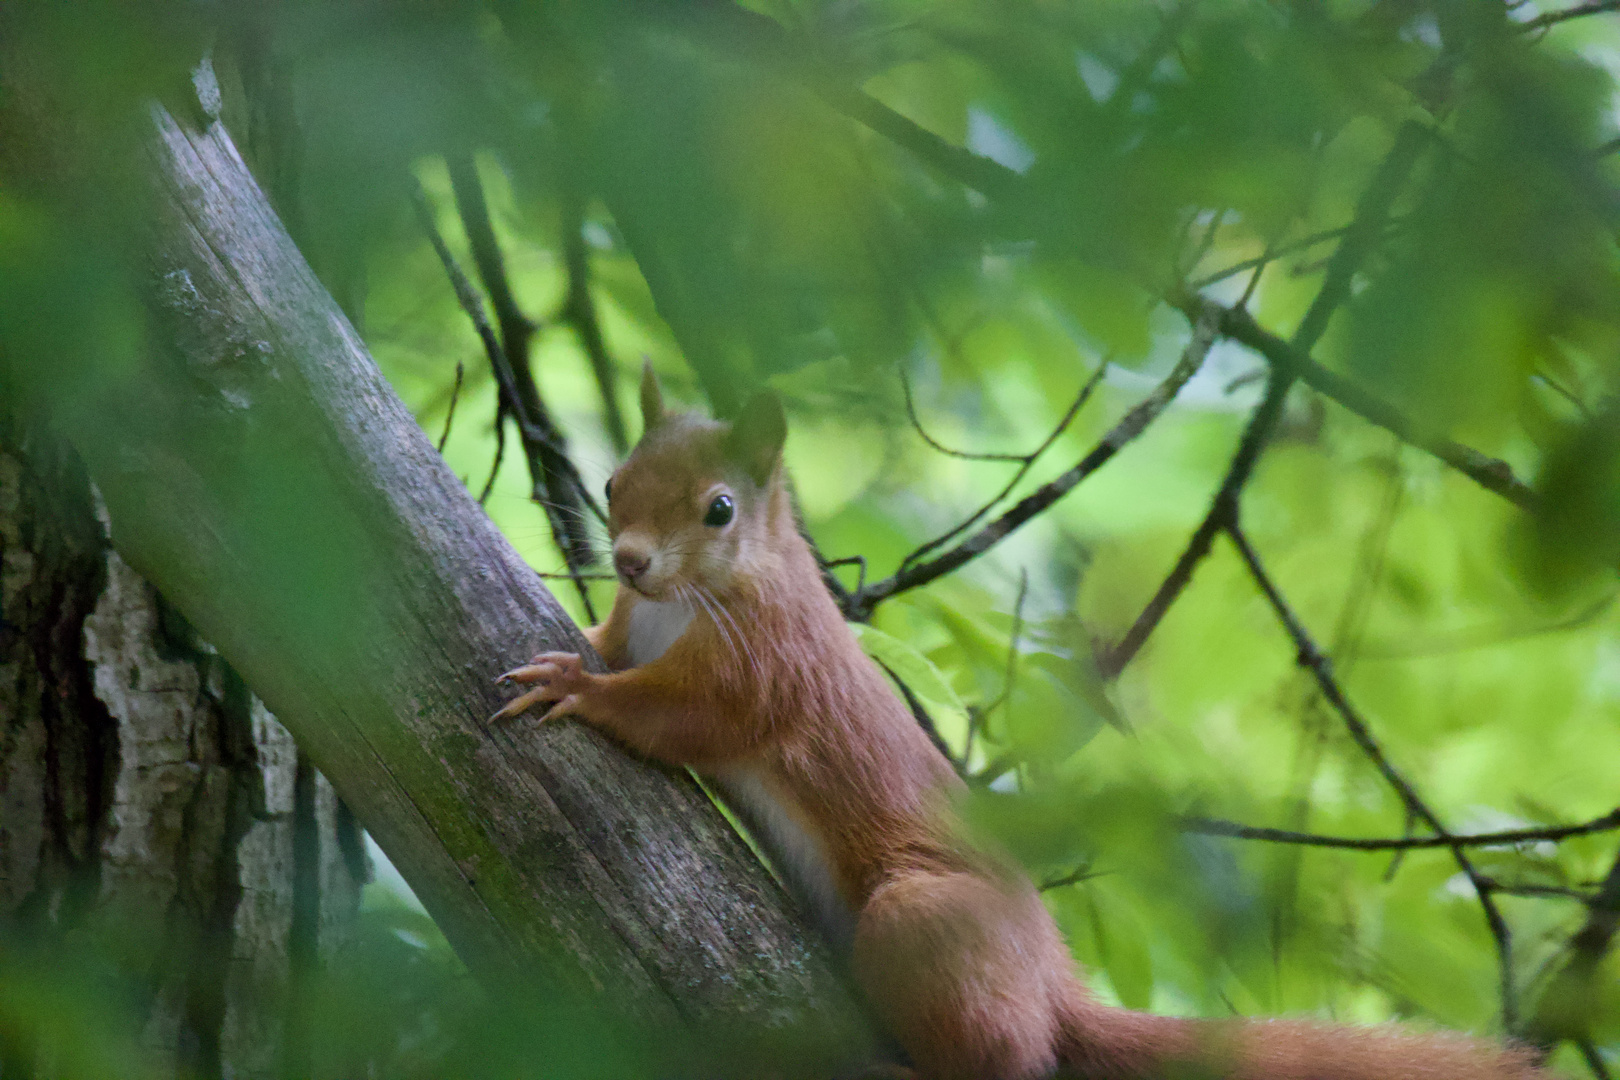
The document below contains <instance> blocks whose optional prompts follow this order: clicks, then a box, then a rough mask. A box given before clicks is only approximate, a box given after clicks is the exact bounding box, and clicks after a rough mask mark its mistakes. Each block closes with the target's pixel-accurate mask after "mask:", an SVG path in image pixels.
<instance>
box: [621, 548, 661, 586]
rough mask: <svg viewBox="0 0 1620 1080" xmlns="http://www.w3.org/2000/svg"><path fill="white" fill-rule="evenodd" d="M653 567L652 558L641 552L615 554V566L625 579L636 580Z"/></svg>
mask: <svg viewBox="0 0 1620 1080" xmlns="http://www.w3.org/2000/svg"><path fill="white" fill-rule="evenodd" d="M651 565H652V557H651V556H650V555H647V554H646V553H644V552H640V551H615V552H614V553H613V566H614V568H615V569H616V570H618V571H619V573H621V574H623V575H624V576H625V577H627V578H630V579H632V580H634V579H635V578H637V577H640V576H641V575H642V574H645V573H646V572H647V567H649V566H651Z"/></svg>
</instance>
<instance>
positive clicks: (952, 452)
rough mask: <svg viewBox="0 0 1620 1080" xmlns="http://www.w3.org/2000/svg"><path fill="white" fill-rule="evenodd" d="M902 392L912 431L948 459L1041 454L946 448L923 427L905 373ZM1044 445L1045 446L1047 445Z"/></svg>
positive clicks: (1009, 458) (1003, 458) (1015, 457)
mask: <svg viewBox="0 0 1620 1080" xmlns="http://www.w3.org/2000/svg"><path fill="white" fill-rule="evenodd" d="M1106 366H1107V365H1106V364H1105V365H1103V367H1106ZM1101 370H1102V368H1099V369H1098V371H1099V372H1100V371H1101ZM1095 377H1096V376H1095V375H1093V378H1095ZM1086 385H1087V386H1089V385H1091V382H1090V380H1087V383H1086ZM900 390H901V392H902V393H903V394H904V395H905V399H906V418H907V419H908V420H910V421H911V427H912V430H913V431H915V432H916V433H917V435H918V437H919V438H921V439H922V441H923V442H925V443H927V444H928V446H929V448H930V449H933V450H937V451H939V452H940V453H941V454H944V455H945V456H946V457H953V458H961V459H962V460H963V461H1016V462H1019V463H1027V462H1028V461H1029V460H1030V458H1031V457H1033V456H1035V454H1038V453H1040V451H1039V449H1037V450H1035V451H1034V452H1033V453H1030V454H997V453H991V452H989V451H973V450H957V449H956V448H954V447H950V446H946V445H945V444H944V443H942V442H940V441H939V440H938V439H936V438H934V437H933V436H932V435H930V434H928V429H927V428H925V427H923V422H922V418H921V417H919V416H918V415H917V402H916V399H915V398H914V397H913V396H912V393H911V377H910V376H909V375H907V374H906V373H905V372H904V371H902V372H900ZM1084 394H1085V391H1084V390H1082V391H1081V395H1082V399H1083V397H1084ZM1073 411H1074V410H1073V409H1072V408H1071V409H1070V412H1071V413H1072V412H1073ZM1058 430H1060V431H1061V430H1062V428H1061V427H1060V428H1059V429H1058ZM1042 445H1043V446H1044V445H1045V443H1043V444H1042Z"/></svg>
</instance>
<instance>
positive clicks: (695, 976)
mask: <svg viewBox="0 0 1620 1080" xmlns="http://www.w3.org/2000/svg"><path fill="white" fill-rule="evenodd" d="M0 47H3V45H0ZM19 70H22V69H19V68H16V67H13V66H11V65H9V64H8V65H0V72H3V73H5V77H7V78H15V77H16V73H17V72H18V71H19ZM32 100H33V99H29V101H30V102H31V101H32ZM12 119H13V120H15V119H16V116H15V115H13V117H12ZM34 122H36V123H38V124H39V126H40V129H41V131H42V132H44V133H46V135H48V136H49V137H48V138H46V137H43V136H42V137H41V138H40V140H39V141H40V144H48V145H51V146H52V147H53V148H54V150H55V152H57V153H58V154H60V155H61V157H62V158H63V159H64V160H76V159H72V154H73V152H74V151H75V150H77V151H79V152H80V153H82V154H84V155H85V156H86V157H89V156H90V155H91V153H92V152H93V151H91V150H89V149H85V148H83V147H79V146H78V145H77V144H76V143H75V142H74V140H75V138H76V137H80V136H81V135H82V132H83V131H88V130H92V129H91V128H90V127H88V126H86V127H83V128H81V127H80V126H78V125H76V124H74V123H73V122H72V119H71V117H70V118H68V119H66V120H63V119H56V120H54V121H53V120H52V119H50V118H49V117H46V118H43V119H39V120H37V121H34ZM93 130H95V131H98V132H99V131H101V130H103V128H102V127H100V126H97V127H95V128H94V129H93ZM137 134H139V133H137ZM141 148H142V150H141V153H140V154H139V155H136V156H134V157H133V158H123V157H119V158H118V159H117V160H116V161H115V162H114V163H113V164H112V165H111V166H109V168H108V169H107V170H106V172H105V173H104V172H102V171H99V170H97V169H96V168H95V167H94V166H93V165H89V164H86V165H83V166H81V169H82V171H83V172H84V173H85V174H86V175H84V176H82V177H74V178H70V180H69V181H67V182H64V183H63V184H61V185H60V187H61V189H62V190H61V191H60V192H58V193H55V194H54V195H53V197H54V198H57V199H59V200H61V202H62V203H63V212H64V213H72V212H74V211H75V210H79V211H82V209H83V207H84V206H85V205H92V206H96V207H98V208H99V209H98V212H99V213H102V214H103V215H105V216H112V209H111V208H110V207H109V205H108V204H109V203H117V202H118V201H119V197H120V194H121V193H122V192H124V191H125V190H126V188H123V187H120V186H119V183H118V182H117V180H116V179H114V178H113V176H117V177H120V178H128V177H140V178H141V179H142V180H143V181H150V183H149V184H145V185H143V187H142V191H143V192H145V193H146V194H145V197H144V198H143V199H142V200H141V201H140V203H139V205H138V206H136V207H131V208H130V210H129V213H128V215H127V217H125V218H120V221H121V222H122V225H123V227H125V228H127V229H128V230H129V234H128V235H127V236H120V237H117V238H113V239H110V240H109V241H108V244H107V248H106V249H105V250H106V253H107V257H108V258H110V259H115V258H119V257H121V256H122V255H123V253H124V252H125V251H126V250H133V251H136V252H139V254H138V255H136V256H134V257H132V259H131V262H132V263H133V264H134V266H133V268H132V271H131V272H132V273H136V274H141V275H144V276H143V277H142V280H143V282H144V286H143V289H144V292H143V298H144V301H145V308H146V313H147V316H148V323H147V325H148V327H149V332H148V335H147V336H146V337H145V338H144V339H142V340H143V341H144V345H142V346H140V347H134V346H132V347H131V349H130V350H129V352H128V354H126V355H121V356H119V357H117V358H112V357H107V356H104V355H101V354H99V353H96V354H89V353H82V352H71V351H70V352H68V353H64V354H62V355H59V356H55V357H53V358H52V359H53V361H54V362H55V370H54V371H46V370H45V369H44V368H42V366H41V365H39V364H37V363H33V362H31V361H32V360H33V359H34V358H32V357H21V356H7V357H5V358H3V361H0V362H4V363H6V364H7V365H8V367H9V366H14V367H15V371H14V372H13V373H14V374H15V375H16V376H17V378H18V379H19V380H21V389H20V391H19V392H20V393H24V394H27V395H28V400H29V402H30V406H31V407H35V408H37V409H38V410H39V411H38V415H39V416H40V417H41V419H42V422H49V423H50V424H51V425H53V427H55V429H56V430H59V431H60V432H62V433H63V434H64V435H65V436H67V437H68V438H69V439H71V441H72V442H73V443H74V445H75V446H76V448H77V449H78V451H79V453H80V454H81V456H82V457H83V459H84V461H85V464H86V467H87V469H88V470H89V472H90V474H91V475H92V477H93V478H94V480H95V482H96V484H97V486H98V488H99V490H100V491H101V493H102V495H103V496H104V498H105V504H106V510H107V516H108V518H109V519H110V522H111V532H112V536H113V541H114V543H115V544H116V546H117V548H118V550H119V551H120V553H121V554H122V555H123V556H124V557H125V558H126V559H127V560H128V561H129V562H130V563H131V565H133V566H135V567H136V568H137V569H138V570H139V571H140V572H141V573H142V574H143V576H145V577H146V578H148V579H149V580H151V581H152V582H154V583H155V584H156V585H157V586H158V587H159V588H160V589H161V590H162V591H163V594H164V596H165V598H166V599H167V600H168V601H170V602H171V603H173V604H174V605H175V606H176V607H177V608H178V609H179V610H180V611H181V612H182V613H183V614H184V615H185V616H186V618H187V619H188V621H190V622H191V623H192V624H193V625H195V626H196V627H197V628H198V630H199V632H200V633H202V634H203V635H204V636H205V637H206V638H207V639H208V640H209V641H210V642H211V643H212V644H213V645H214V646H215V647H217V648H218V649H219V651H220V653H221V655H222V656H224V657H225V658H226V659H227V660H228V661H229V662H230V663H231V664H232V665H233V667H235V668H236V669H237V670H239V671H240V672H241V673H242V675H243V677H244V678H245V679H246V680H247V682H248V683H249V685H250V686H252V688H253V689H254V690H255V691H256V692H257V693H258V694H259V695H260V696H261V697H262V698H263V699H264V701H265V702H266V703H267V704H268V705H269V706H270V707H271V708H272V709H274V710H275V712H276V714H277V716H278V717H279V718H280V719H281V720H282V722H283V723H285V724H286V725H287V727H288V728H289V729H290V730H291V731H292V732H293V733H294V735H295V737H296V738H297V739H298V741H299V745H300V747H301V748H302V749H303V750H305V751H306V752H307V753H308V754H309V756H310V758H311V759H312V760H313V762H314V763H315V764H316V765H317V766H318V767H319V768H320V769H321V770H322V772H324V773H325V774H326V775H327V776H328V777H329V778H330V779H331V780H332V782H333V784H334V786H335V787H337V789H338V791H339V792H340V793H341V795H342V796H343V798H344V800H345V802H347V803H348V804H349V805H350V806H352V807H353V808H354V810H355V813H356V814H357V816H358V817H359V818H360V820H361V821H362V822H363V824H364V825H365V827H366V828H367V830H368V831H369V832H371V833H372V834H373V835H374V836H375V837H376V838H377V839H378V841H379V843H381V845H382V846H383V848H384V850H385V851H387V852H388V854H389V856H390V858H392V859H393V860H394V862H395V863H396V865H398V866H399V867H400V868H401V870H402V871H403V872H404V873H405V874H406V876H407V878H408V880H409V881H410V882H411V885H412V887H413V888H414V889H415V891H416V892H417V894H418V895H419V896H420V897H421V898H422V900H423V901H424V903H425V904H426V905H427V906H428V909H429V910H430V911H431V912H432V914H433V915H434V917H435V919H436V920H437V922H438V923H439V925H440V926H441V927H442V928H443V929H444V931H445V933H446V935H447V936H448V937H449V939H450V941H451V942H452V944H454V946H455V947H456V949H457V951H458V954H459V955H460V956H461V957H462V959H463V960H464V961H465V962H466V964H467V966H468V968H469V969H470V970H471V971H472V972H473V973H474V974H475V975H476V976H478V977H479V978H480V980H481V981H483V982H484V983H485V984H486V985H488V986H490V987H491V988H493V989H494V990H495V991H496V992H497V993H502V994H518V995H523V996H527V995H530V994H534V995H535V1000H536V1002H537V1004H536V1008H537V1014H536V1015H537V1020H536V1022H537V1023H543V1024H546V1025H548V1026H549V1025H551V1024H553V1023H556V1022H557V1021H559V1020H562V1019H566V1018H568V1017H577V1016H580V1015H581V1014H580V1012H579V1011H577V1010H579V1009H583V1010H584V1012H585V1014H586V1015H589V1016H593V1017H595V1016H599V1015H602V1014H606V1015H612V1016H617V1017H621V1018H623V1019H624V1021H625V1026H624V1027H623V1028H622V1031H623V1032H624V1037H625V1038H628V1039H635V1040H640V1041H641V1042H642V1043H644V1044H645V1049H646V1051H647V1053H648V1054H649V1055H650V1056H651V1057H652V1058H653V1059H654V1060H657V1061H663V1062H666V1063H667V1068H665V1069H664V1070H663V1071H664V1072H665V1073H671V1072H679V1071H680V1067H681V1066H682V1065H689V1064H690V1060H691V1059H690V1057H689V1054H688V1052H689V1050H690V1048H691V1043H692V1040H691V1039H687V1038H683V1037H679V1033H680V1032H682V1031H688V1032H690V1031H693V1030H705V1031H710V1032H713V1031H716V1030H722V1029H723V1030H727V1031H754V1032H761V1033H768V1032H778V1033H786V1032H789V1031H792V1030H797V1031H799V1032H800V1033H801V1034H803V1035H804V1036H805V1037H806V1039H807V1041H806V1042H805V1043H804V1044H802V1045H800V1046H798V1047H796V1049H795V1054H794V1055H793V1056H792V1057H787V1058H784V1057H782V1056H777V1057H775V1058H774V1059H773V1060H771V1061H770V1062H769V1063H768V1067H767V1063H761V1065H762V1067H761V1069H760V1070H758V1071H756V1072H754V1073H753V1075H764V1074H766V1073H775V1072H778V1071H781V1070H783V1069H786V1070H787V1071H788V1072H791V1073H795V1074H800V1073H805V1072H819V1073H820V1074H821V1075H828V1074H830V1073H832V1072H835V1071H836V1064H835V1063H837V1062H841V1061H848V1060H849V1059H850V1058H851V1057H852V1056H854V1057H858V1056H859V1055H860V1053H861V1051H860V1049H859V1048H860V1047H861V1045H862V1041H863V1039H864V1038H865V1036H863V1035H862V1034H860V1032H861V1030H862V1025H861V1023H860V1022H859V1021H858V1020H856V1019H855V1017H856V1016H857V1013H856V1012H855V1011H854V1009H853V1007H852V1006H851V1005H850V1003H849V1000H848V998H847V995H846V994H845V992H844V991H843V989H842V988H841V984H840V982H839V979H838V977H837V976H836V975H835V974H834V973H833V971H832V968H831V966H830V964H829V962H828V960H827V958H826V957H825V955H824V953H823V952H822V951H821V950H820V948H819V946H817V945H815V944H814V943H813V941H812V939H810V938H808V937H806V936H805V935H804V933H803V932H802V931H801V930H800V929H799V928H798V926H797V924H796V922H795V921H794V918H793V916H792V915H791V914H789V911H790V907H789V902H788V901H787V899H786V897H785V896H784V895H783V894H782V893H781V892H780V890H779V889H777V887H776V886H775V885H774V883H772V882H771V880H770V879H769V877H768V875H766V874H765V872H764V870H763V869H762V868H761V867H760V866H759V865H758V863H757V862H756V861H755V860H754V859H753V858H752V857H751V856H750V854H749V852H748V850H747V848H746V846H745V845H743V844H742V842H741V841H740V839H739V838H738V837H737V836H736V835H735V834H734V833H733V832H732V831H731V830H730V829H729V828H728V827H727V826H726V825H725V823H724V821H723V819H722V817H721V816H720V815H719V813H718V811H717V810H716V809H715V808H714V807H713V806H712V804H711V803H710V802H709V801H708V799H707V798H706V797H704V796H703V794H702V793H701V792H700V791H699V790H698V789H697V788H696V787H695V785H694V784H692V783H691V781H690V780H688V779H687V778H686V777H684V776H680V775H671V774H669V773H667V772H663V771H660V770H657V769H654V768H651V767H649V766H647V765H645V764H640V763H637V762H634V761H632V760H630V759H629V758H627V757H626V756H625V755H624V754H622V753H619V752H618V751H616V750H614V749H613V748H612V747H611V746H610V745H609V744H607V743H606V742H605V741H604V740H602V739H601V738H599V737H597V736H595V735H594V734H592V733H591V732H589V731H588V730H586V729H584V728H583V727H580V726H578V725H572V724H560V725H547V726H546V727H545V728H544V729H542V730H532V729H525V728H522V727H517V726H508V727H498V728H491V727H489V726H488V725H487V724H486V723H485V721H484V717H486V716H488V715H489V713H490V712H491V711H493V709H494V707H495V706H496V705H497V704H498V695H497V693H496V691H495V689H494V687H493V686H492V685H491V683H490V680H491V679H492V677H493V676H494V674H495V673H496V672H499V671H501V670H503V668H505V667H507V666H510V665H511V664H512V663H513V662H514V661H517V660H521V659H522V658H523V657H526V656H528V655H530V654H532V653H533V652H535V651H537V649H544V648H564V649H569V650H571V651H579V652H582V653H584V654H586V655H587V656H590V657H591V659H590V663H591V664H592V665H593V666H597V667H598V669H599V662H598V661H597V659H596V658H595V657H594V656H593V655H592V654H591V653H590V650H589V648H588V646H587V645H586V643H585V642H584V640H583V639H582V638H581V637H580V635H579V633H578V630H577V628H575V627H574V626H573V625H572V623H571V622H570V621H569V620H568V619H567V618H566V616H565V615H564V614H563V613H562V612H561V611H560V609H558V608H557V606H556V604H555V602H554V601H553V600H552V599H551V598H550V596H549V594H548V593H547V592H546V590H545V589H544V588H543V587H541V586H540V585H539V583H538V582H537V581H536V579H535V578H534V575H533V574H532V572H530V571H529V569H528V568H527V567H526V566H525V565H524V564H523V562H522V560H521V559H520V558H519V557H518V556H517V554H516V553H515V552H514V551H513V550H512V548H511V546H510V544H508V543H507V542H506V541H505V540H504V539H502V538H501V537H500V535H499V534H498V533H497V532H496V531H495V530H494V528H493V526H491V525H490V523H489V522H488V520H487V518H486V517H485V516H484V515H483V514H482V513H481V512H480V511H479V509H478V507H477V505H476V504H475V503H474V502H473V501H472V499H471V497H470V496H469V494H468V493H467V491H466V488H465V485H464V484H462V483H461V482H460V481H459V480H458V479H457V478H456V477H455V476H454V475H453V474H451V472H450V471H449V469H448V468H447V467H446V466H445V465H444V463H443V461H442V459H440V458H439V456H438V455H437V454H436V453H435V451H434V448H433V446H432V443H431V442H430V441H429V439H428V438H427V436H426V435H425V434H424V433H423V432H422V431H421V429H420V428H419V427H418V426H417V424H416V422H415V420H414V419H413V418H412V417H411V415H410V413H409V411H408V410H407V409H406V408H405V407H404V405H403V404H402V403H401V402H400V401H399V399H398V397H397V396H396V395H395V394H394V393H393V391H392V390H391V389H390V388H389V387H388V385H387V383H386V382H385V381H384V379H383V378H382V375H381V373H380V372H379V371H378V370H377V368H376V366H375V364H374V363H373V362H372V361H371V360H370V358H369V357H368V356H367V355H366V352H365V350H364V347H363V346H362V345H361V344H360V341H359V339H358V337H357V335H356V334H355V332H354V330H353V328H352V327H351V326H350V325H349V323H348V322H347V320H345V319H344V317H343V316H342V314H341V312H340V311H339V310H338V309H337V307H336V306H335V305H334V304H333V302H332V300H331V298H330V296H328V295H327V294H326V292H325V291H324V290H323V289H322V288H321V287H320V285H319V283H318V282H317V281H316V279H315V278H314V276H313V275H312V274H311V273H310V271H309V268H308V266H307V265H306V264H305V262H304V260H303V259H302V258H301V256H300V255H299V253H298V251H297V249H296V248H295V247H294V245H293V244H292V242H291V240H290V239H289V238H288V237H287V236H286V234H285V232H284V231H283V230H282V229H281V226H280V224H279V222H278V221H277V220H276V218H275V216H274V214H273V212H272V211H271V210H270V208H269V206H268V204H267V203H266V202H265V200H264V198H263V196H262V194H261V193H260V192H259V190H258V189H257V187H256V186H255V185H254V182H253V180H252V178H251V176H250V175H249V174H248V172H247V169H246V168H245V166H244V165H243V164H242V161H241V159H240V158H239V157H238V156H237V154H236V151H235V148H234V147H233V145H232V144H231V142H230V140H229V138H228V136H227V135H226V133H225V131H224V129H223V127H222V126H221V125H219V124H218V123H214V124H212V125H211V126H209V127H208V128H207V130H206V131H202V132H199V131H194V130H189V129H187V128H184V127H182V126H181V125H180V124H178V123H176V122H175V121H174V120H173V119H172V118H170V117H169V116H168V115H167V114H166V113H163V112H161V111H155V114H154V120H153V126H152V128H151V130H149V131H148V132H146V133H145V138H144V139H142V140H141ZM109 174H112V175H109ZM109 192H111V193H114V195H113V197H112V198H109V197H108V196H109ZM132 201H133V197H132ZM105 216H104V218H103V220H105ZM125 240H127V242H128V247H127V248H126V247H125V246H124V245H123V243H122V241H125ZM46 418H48V421H46ZM541 1002H543V1004H544V1008H543V1011H541V1008H540V1003H541ZM849 1025H852V1026H849ZM818 1031H819V1032H820V1034H819V1035H818V1034H816V1032H818ZM666 1035H667V1036H669V1039H670V1041H669V1042H668V1043H667V1044H662V1045H661V1044H660V1043H659V1042H658V1041H656V1040H657V1039H659V1038H662V1037H664V1036H666ZM852 1051H853V1052H852ZM816 1058H819V1059H820V1060H821V1061H822V1062H823V1065H824V1067H817V1066H814V1065H812V1064H811V1063H810V1062H811V1060H812V1059H816Z"/></svg>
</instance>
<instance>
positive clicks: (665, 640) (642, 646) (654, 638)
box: [625, 600, 695, 667]
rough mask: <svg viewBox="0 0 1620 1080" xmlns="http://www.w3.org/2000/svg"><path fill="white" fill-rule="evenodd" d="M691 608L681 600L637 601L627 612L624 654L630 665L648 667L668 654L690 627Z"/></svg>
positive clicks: (692, 611) (692, 613)
mask: <svg viewBox="0 0 1620 1080" xmlns="http://www.w3.org/2000/svg"><path fill="white" fill-rule="evenodd" d="M694 614H695V612H694V610H693V608H692V605H691V604H688V603H686V602H685V601H682V600H669V601H657V600H639V601H637V602H636V606H635V607H633V608H631V609H630V634H629V640H628V642H627V643H626V645H625V651H626V652H627V653H629V654H630V666H631V667H640V666H641V665H642V664H650V663H652V662H653V661H654V660H656V659H658V658H659V657H660V656H663V655H664V654H665V653H666V652H668V651H669V647H670V646H671V645H673V644H675V642H676V641H678V640H680V636H681V635H682V634H684V633H686V628H687V627H688V626H691V625H692V616H693V615H694Z"/></svg>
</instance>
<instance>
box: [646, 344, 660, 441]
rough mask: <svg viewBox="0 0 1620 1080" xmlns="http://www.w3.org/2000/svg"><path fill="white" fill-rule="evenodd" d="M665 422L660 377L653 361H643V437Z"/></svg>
mask: <svg viewBox="0 0 1620 1080" xmlns="http://www.w3.org/2000/svg"><path fill="white" fill-rule="evenodd" d="M663 422H664V392H663V390H661V389H659V386H658V376H657V374H656V373H654V371H653V366H652V361H651V360H650V359H648V358H647V357H642V359H641V433H642V434H643V435H645V434H647V432H649V431H651V430H652V429H653V428H655V427H657V426H658V425H659V424H662V423H663Z"/></svg>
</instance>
